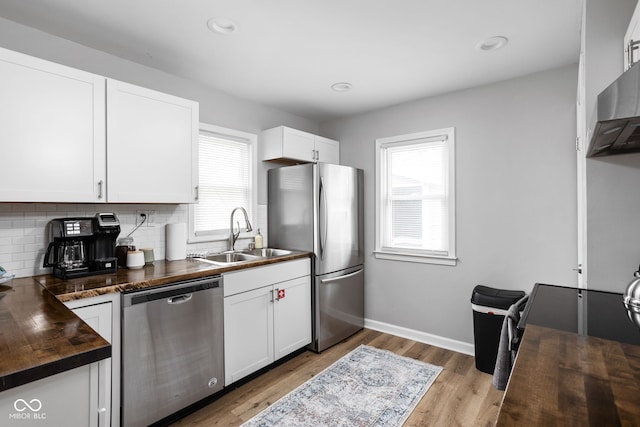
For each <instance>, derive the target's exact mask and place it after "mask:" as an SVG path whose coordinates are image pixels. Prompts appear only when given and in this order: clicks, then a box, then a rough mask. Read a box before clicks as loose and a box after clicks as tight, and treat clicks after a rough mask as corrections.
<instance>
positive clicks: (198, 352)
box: [122, 276, 224, 427]
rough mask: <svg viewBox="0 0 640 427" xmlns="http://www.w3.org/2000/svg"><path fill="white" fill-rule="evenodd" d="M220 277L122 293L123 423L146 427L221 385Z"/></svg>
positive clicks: (222, 382)
mask: <svg viewBox="0 0 640 427" xmlns="http://www.w3.org/2000/svg"><path fill="white" fill-rule="evenodd" d="M223 303H224V302H223V292H222V278H221V277H219V276H216V277H209V278H206V279H197V280H191V281H184V282H178V283H173V284H170V285H167V286H163V287H159V288H153V289H146V290H143V291H137V292H132V293H125V294H123V295H122V307H123V308H122V337H123V338H122V425H124V426H127V427H134V426H146V425H149V424H151V423H154V422H156V421H158V420H160V419H162V418H165V417H167V416H169V415H171V414H173V413H174V412H176V411H179V410H180V409H183V408H185V407H186V406H189V405H190V404H192V403H195V402H197V401H199V400H201V399H203V398H205V397H207V396H209V395H211V394H213V393H215V392H216V391H219V390H221V389H222V387H223V385H224V364H223V358H224V349H223V344H224V339H223V329H222V328H223V321H224V316H223V309H224V304H223Z"/></svg>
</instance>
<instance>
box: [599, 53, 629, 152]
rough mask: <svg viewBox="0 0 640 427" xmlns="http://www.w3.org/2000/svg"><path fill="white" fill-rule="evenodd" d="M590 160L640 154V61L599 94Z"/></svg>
mask: <svg viewBox="0 0 640 427" xmlns="http://www.w3.org/2000/svg"><path fill="white" fill-rule="evenodd" d="M596 108H597V110H596V112H595V117H594V119H595V120H594V121H595V123H594V124H593V125H592V126H591V128H590V131H591V132H592V136H591V142H590V144H589V149H588V150H587V157H596V156H608V155H612V154H624V153H633V152H640V62H636V63H635V64H634V65H633V66H632V67H631V68H629V69H628V70H627V71H625V72H624V73H623V74H622V75H621V76H620V77H618V79H617V80H616V81H614V82H613V83H611V85H609V87H607V88H606V89H605V90H603V91H602V93H601V94H600V95H598V103H597V105H596Z"/></svg>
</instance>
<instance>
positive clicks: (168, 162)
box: [107, 79, 199, 203]
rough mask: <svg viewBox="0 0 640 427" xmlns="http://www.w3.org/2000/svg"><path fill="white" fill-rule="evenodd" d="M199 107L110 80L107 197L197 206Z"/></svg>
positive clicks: (111, 200)
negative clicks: (193, 204)
mask: <svg viewBox="0 0 640 427" xmlns="http://www.w3.org/2000/svg"><path fill="white" fill-rule="evenodd" d="M198 120H199V118H198V103H197V102H194V101H190V100H186V99H183V98H178V97H175V96H171V95H167V94H164V93H160V92H156V91H153V90H150V89H146V88H142V87H139V86H134V85H130V84H127V83H123V82H119V81H116V80H111V79H108V80H107V141H108V142H107V175H108V176H109V185H108V187H107V199H108V201H109V202H111V203H127V202H132V203H194V202H195V201H196V196H197V194H196V193H197V188H196V187H197V185H198V184H197V182H198Z"/></svg>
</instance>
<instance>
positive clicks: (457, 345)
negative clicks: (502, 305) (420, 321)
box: [364, 319, 475, 356]
mask: <svg viewBox="0 0 640 427" xmlns="http://www.w3.org/2000/svg"><path fill="white" fill-rule="evenodd" d="M364 327H365V328H367V329H373V330H376V331H380V332H384V333H387V334H391V335H396V336H398V337H402V338H406V339H409V340H413V341H418V342H421V343H424V344H429V345H434V346H436V347H441V348H446V349H447V350H452V351H457V352H458V353H463V354H468V355H470V356H474V355H475V348H474V346H473V344H469V343H466V342H462V341H457V340H452V339H451V338H445V337H441V336H439V335H433V334H428V333H426V332H421V331H416V330H415V329H409V328H404V327H402V326H395V325H391V324H389V323H384V322H378V321H377V320H371V319H364Z"/></svg>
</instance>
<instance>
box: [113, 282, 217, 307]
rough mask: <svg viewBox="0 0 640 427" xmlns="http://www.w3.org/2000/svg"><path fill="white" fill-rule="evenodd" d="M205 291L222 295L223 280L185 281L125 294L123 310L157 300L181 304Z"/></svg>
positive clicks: (123, 295) (123, 296)
mask: <svg viewBox="0 0 640 427" xmlns="http://www.w3.org/2000/svg"><path fill="white" fill-rule="evenodd" d="M205 290H213V291H214V292H216V293H220V294H222V278H221V277H220V276H213V277H208V278H205V279H193V280H185V281H182V282H176V283H172V284H169V285H167V286H161V287H157V288H153V287H152V288H147V289H144V290H140V291H134V292H131V293H126V294H125V293H123V294H122V308H123V309H127V308H128V307H131V306H134V305H138V304H144V303H148V302H151V301H157V300H166V301H167V303H168V304H181V303H185V302H187V301H189V300H190V299H191V298H193V294H195V293H197V292H199V291H205Z"/></svg>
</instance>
